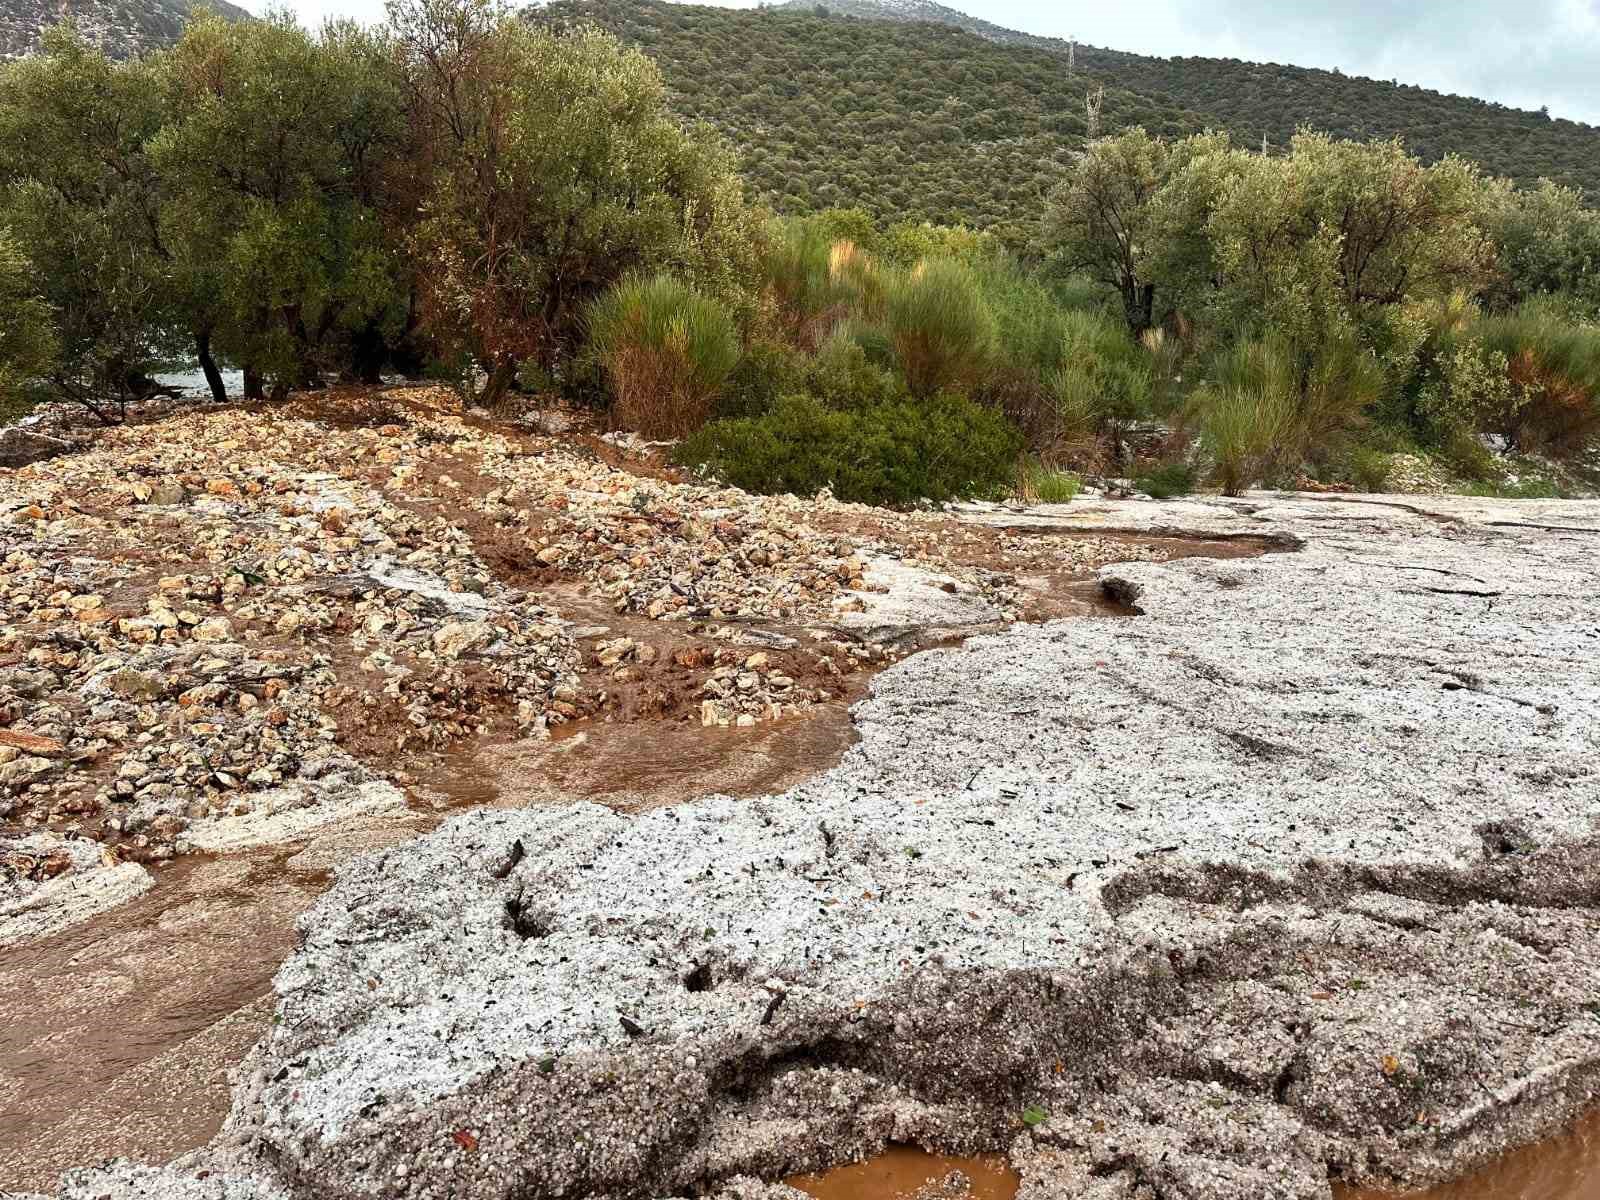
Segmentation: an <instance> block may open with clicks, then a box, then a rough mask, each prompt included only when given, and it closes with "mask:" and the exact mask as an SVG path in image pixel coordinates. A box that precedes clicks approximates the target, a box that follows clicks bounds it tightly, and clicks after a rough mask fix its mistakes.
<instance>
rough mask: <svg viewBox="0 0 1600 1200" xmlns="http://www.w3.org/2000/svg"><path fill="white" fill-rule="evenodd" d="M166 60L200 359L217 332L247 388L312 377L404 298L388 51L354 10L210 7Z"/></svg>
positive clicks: (178, 227)
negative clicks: (305, 23) (300, 19)
mask: <svg viewBox="0 0 1600 1200" xmlns="http://www.w3.org/2000/svg"><path fill="white" fill-rule="evenodd" d="M167 75H168V79H169V87H170V95H171V108H172V116H171V120H170V122H169V123H168V125H167V126H166V128H165V129H163V131H162V132H161V134H160V136H159V137H158V138H157V139H156V141H155V144H154V146H153V149H152V155H153V158H154V160H155V162H156V164H157V166H158V168H159V170H160V171H161V173H162V176H163V178H164V180H165V181H166V183H167V188H166V203H165V205H164V208H163V210H162V220H161V227H162V233H163V237H164V239H165V241H166V243H167V245H168V246H169V248H170V249H171V252H172V254H173V256H174V259H175V265H174V273H175V275H176V276H177V277H178V278H179V281H180V284H181V287H180V292H181V294H182V295H183V296H184V297H185V298H186V300H187V302H188V305H189V310H190V316H191V321H192V323H193V324H194V325H195V326H196V328H197V329H198V330H199V331H200V335H201V337H202V339H203V340H202V354H203V358H202V361H205V356H206V355H207V352H208V351H209V349H210V343H211V341H212V340H213V339H214V340H215V341H216V343H217V345H218V346H219V347H220V348H221V349H222V350H223V351H224V352H225V353H226V354H227V355H228V356H229V357H230V358H232V359H233V360H234V361H236V362H238V363H239V364H240V365H242V366H243V367H244V368H245V377H246V391H247V393H253V394H259V393H260V391H261V384H262V381H263V380H270V382H271V383H272V386H273V388H274V391H275V392H276V393H277V394H282V393H283V392H285V391H287V389H288V388H289V387H291V386H294V387H305V386H316V385H317V384H319V383H320V382H321V381H322V378H323V374H324V372H325V371H327V370H328V369H330V368H331V367H336V366H342V367H345V368H348V367H350V365H351V357H352V352H353V350H354V349H355V348H356V347H357V344H359V343H360V342H361V340H362V339H364V338H370V336H371V333H372V330H373V329H374V328H375V327H382V326H384V325H385V324H388V325H390V326H394V325H397V324H398V322H399V321H400V320H401V318H402V316H403V313H404V299H405V287H404V281H403V272H402V261H403V257H402V255H401V254H400V252H399V243H398V241H397V239H396V237H395V235H394V231H393V227H392V224H391V221H390V220H389V219H388V216H389V210H388V206H389V205H390V204H391V203H392V194H391V181H392V179H393V177H394V173H395V172H396V170H397V167H396V164H395V156H396V155H397V154H398V153H399V151H400V149H401V147H402V144H403V133H404V119H403V109H402V105H401V90H400V84H399V78H398V75H397V73H396V71H395V68H394V63H393V58H392V55H391V54H390V53H389V49H388V47H387V45H386V43H385V42H384V40H383V38H382V36H381V35H379V34H373V33H369V32H366V31H364V30H362V29H360V28H359V27H357V26H355V25H353V24H348V23H330V24H328V25H327V26H325V27H324V28H323V29H322V30H321V31H320V33H319V34H316V35H313V34H311V33H308V32H307V31H306V30H304V29H302V28H301V27H300V26H299V25H297V24H296V23H295V22H294V20H293V19H292V18H291V17H290V16H288V15H287V14H283V13H275V14H272V15H270V16H269V17H268V18H267V19H265V20H261V21H248V22H241V23H230V22H227V21H224V20H222V19H221V18H219V17H216V16H214V15H209V14H207V15H202V16H200V17H198V18H196V19H195V20H194V21H192V22H191V23H190V25H189V27H188V29H187V30H186V31H185V33H184V36H183V39H182V40H181V41H180V42H179V43H178V45H177V47H176V48H175V49H174V51H173V52H172V54H171V57H170V61H169V62H168V63H167ZM366 358H367V362H366V364H365V365H366V366H367V367H368V369H369V373H370V369H371V361H370V360H371V356H370V355H367V356H366Z"/></svg>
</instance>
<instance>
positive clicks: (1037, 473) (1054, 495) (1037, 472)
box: [1017, 455, 1083, 504]
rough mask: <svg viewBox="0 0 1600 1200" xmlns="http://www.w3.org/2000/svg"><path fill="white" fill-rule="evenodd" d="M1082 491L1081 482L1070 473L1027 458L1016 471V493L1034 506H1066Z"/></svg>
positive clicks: (1030, 457) (1035, 459)
mask: <svg viewBox="0 0 1600 1200" xmlns="http://www.w3.org/2000/svg"><path fill="white" fill-rule="evenodd" d="M1082 490H1083V480H1082V479H1080V478H1078V476H1076V475H1074V474H1073V473H1072V472H1071V471H1063V470H1061V469H1060V468H1059V467H1052V466H1047V465H1046V464H1045V463H1043V462H1041V461H1040V460H1039V459H1037V458H1035V457H1033V456H1031V455H1030V456H1029V457H1027V458H1025V459H1023V461H1022V465H1021V466H1020V467H1019V468H1018V470H1017V492H1018V495H1019V497H1020V498H1021V499H1023V500H1027V501H1030V502H1033V503H1036V504H1066V503H1068V502H1070V501H1071V500H1072V498H1073V497H1074V496H1076V495H1077V494H1078V493H1079V492H1080V491H1082Z"/></svg>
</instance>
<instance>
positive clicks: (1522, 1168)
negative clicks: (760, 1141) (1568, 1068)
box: [786, 1112, 1600, 1200]
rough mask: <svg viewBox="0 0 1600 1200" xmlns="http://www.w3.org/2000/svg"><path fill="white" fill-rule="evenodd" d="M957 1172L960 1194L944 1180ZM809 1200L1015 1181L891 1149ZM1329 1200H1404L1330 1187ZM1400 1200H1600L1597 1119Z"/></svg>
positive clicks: (1005, 1187)
mask: <svg viewBox="0 0 1600 1200" xmlns="http://www.w3.org/2000/svg"><path fill="white" fill-rule="evenodd" d="M952 1171H959V1172H960V1173H961V1174H962V1175H964V1176H965V1177H966V1179H967V1180H968V1181H969V1183H968V1187H967V1188H963V1187H961V1185H960V1182H959V1181H958V1180H950V1179H949V1176H950V1174H951V1172H952ZM786 1182H788V1183H789V1184H790V1185H792V1186H794V1187H797V1188H799V1189H800V1190H801V1191H803V1192H805V1193H806V1194H808V1195H810V1196H812V1197H814V1200H1014V1197H1015V1196H1016V1195H1017V1191H1018V1189H1019V1187H1020V1186H1021V1182H1022V1181H1021V1178H1020V1177H1019V1176H1018V1175H1017V1173H1016V1171H1014V1170H1013V1169H1012V1168H1011V1165H1010V1163H1009V1162H1007V1160H1006V1158H1005V1156H1004V1155H999V1154H986V1155H979V1156H976V1157H968V1158H961V1157H954V1156H951V1155H944V1154H930V1153H928V1152H927V1151H925V1150H921V1149H918V1148H917V1147H915V1146H891V1147H890V1148H889V1149H888V1150H887V1151H885V1152H884V1153H883V1154H881V1155H879V1156H878V1157H877V1158H873V1159H869V1160H867V1161H866V1162H860V1163H850V1164H847V1165H845V1166H842V1167H835V1168H834V1169H833V1170H831V1171H822V1172H818V1173H817V1174H813V1175H796V1176H794V1177H793V1178H792V1179H789V1180H787V1181H786ZM1333 1196H1334V1200H1402V1198H1401V1197H1400V1196H1398V1195H1397V1194H1396V1193H1394V1192H1378V1191H1358V1190H1355V1189H1352V1188H1345V1187H1335V1188H1334V1191H1333ZM1403 1200H1600V1112H1597V1113H1594V1114H1592V1115H1591V1116H1589V1117H1587V1118H1585V1119H1584V1120H1582V1121H1580V1122H1579V1123H1578V1124H1577V1125H1575V1126H1574V1127H1573V1128H1572V1129H1570V1130H1569V1131H1567V1132H1566V1133H1565V1134H1562V1135H1561V1136H1560V1137H1557V1138H1552V1139H1551V1140H1550V1141H1548V1142H1543V1143H1541V1144H1539V1145H1537V1146H1528V1147H1525V1148H1524V1149H1521V1150H1517V1151H1514V1152H1513V1153H1511V1154H1508V1155H1506V1156H1505V1157H1503V1158H1501V1159H1500V1160H1498V1161H1497V1162H1495V1163H1493V1164H1492V1165H1490V1166H1489V1167H1486V1168H1485V1169H1484V1170H1482V1171H1479V1172H1477V1173H1476V1174H1474V1175H1471V1176H1469V1177H1468V1178H1466V1179H1462V1180H1459V1181H1458V1182H1456V1183H1450V1184H1445V1185H1444V1186H1442V1187H1436V1188H1429V1189H1427V1190H1425V1191H1420V1192H1407V1193H1404V1195H1403Z"/></svg>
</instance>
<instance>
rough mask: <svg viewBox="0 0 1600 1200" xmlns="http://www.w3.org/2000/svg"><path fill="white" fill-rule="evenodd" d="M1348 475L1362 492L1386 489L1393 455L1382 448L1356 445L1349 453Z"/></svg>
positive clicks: (1392, 467)
mask: <svg viewBox="0 0 1600 1200" xmlns="http://www.w3.org/2000/svg"><path fill="white" fill-rule="evenodd" d="M1348 462H1349V468H1350V476H1351V478H1352V480H1353V481H1354V482H1355V484H1356V486H1357V487H1359V488H1360V489H1361V490H1362V491H1364V492H1383V491H1387V490H1388V483H1389V476H1390V474H1391V473H1393V471H1394V456H1393V455H1392V454H1385V453H1384V452H1383V451H1382V450H1374V449H1371V448H1370V447H1367V446H1358V447H1356V448H1355V449H1354V450H1352V451H1351V452H1350V455H1349V459H1348Z"/></svg>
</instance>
